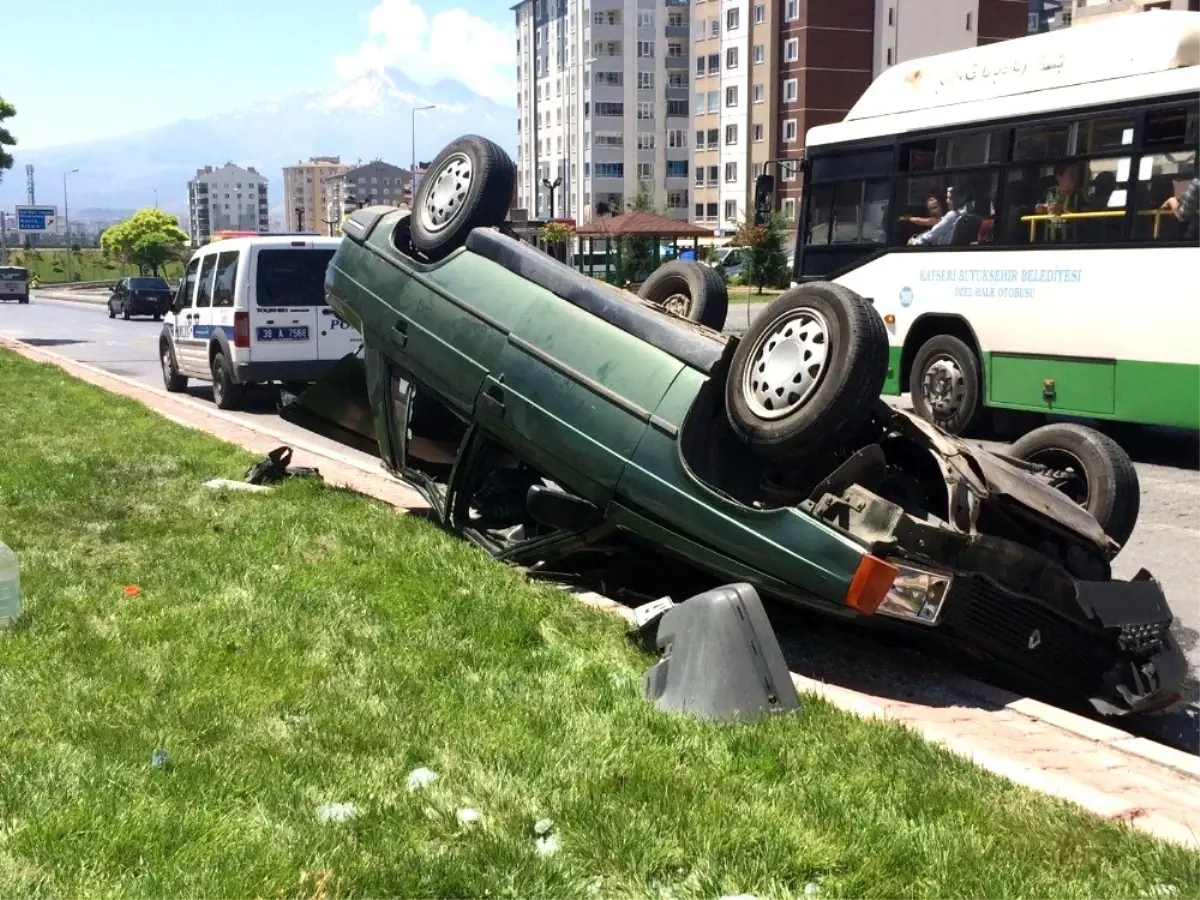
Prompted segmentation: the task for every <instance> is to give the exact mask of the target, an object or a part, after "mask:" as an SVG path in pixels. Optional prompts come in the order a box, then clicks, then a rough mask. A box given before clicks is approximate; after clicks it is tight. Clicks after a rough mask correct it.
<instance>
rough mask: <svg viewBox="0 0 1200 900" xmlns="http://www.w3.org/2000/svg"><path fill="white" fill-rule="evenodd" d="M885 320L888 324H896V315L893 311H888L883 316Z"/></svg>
mask: <svg viewBox="0 0 1200 900" xmlns="http://www.w3.org/2000/svg"><path fill="white" fill-rule="evenodd" d="M883 321H885V322H887V324H889V325H895V324H896V317H895V316H894V315H892V314H891V313H888V314H887V315H886V316H884V317H883Z"/></svg>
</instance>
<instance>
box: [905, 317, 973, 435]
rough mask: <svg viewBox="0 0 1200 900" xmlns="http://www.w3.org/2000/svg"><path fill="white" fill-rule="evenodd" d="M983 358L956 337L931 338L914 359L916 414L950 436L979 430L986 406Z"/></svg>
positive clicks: (911, 388)
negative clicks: (984, 400)
mask: <svg viewBox="0 0 1200 900" xmlns="http://www.w3.org/2000/svg"><path fill="white" fill-rule="evenodd" d="M979 373H980V369H979V357H978V356H976V355H975V351H974V350H972V349H971V348H970V347H968V346H967V344H966V343H965V342H964V341H963V340H961V339H960V338H957V337H955V336H954V335H952V334H939V335H936V336H934V337H931V338H930V339H929V340H927V341H926V342H925V343H924V344H922V345H921V349H920V350H918V351H917V357H916V359H914V360H913V366H912V372H911V373H910V374H909V378H908V390H909V393H910V394H911V395H912V405H913V412H915V413H916V414H917V415H918V416H920V417H921V418H922V419H924V420H925V421H927V422H932V423H933V424H934V425H936V426H938V428H941V429H942V430H943V431H946V432H948V433H950V434H967V433H969V432H970V431H972V430H973V429H974V428H976V427H977V426H978V425H979V423H980V420H981V419H982V417H983V414H984V412H985V410H986V407H985V406H984V404H983V379H982V378H981V377H980V374H979Z"/></svg>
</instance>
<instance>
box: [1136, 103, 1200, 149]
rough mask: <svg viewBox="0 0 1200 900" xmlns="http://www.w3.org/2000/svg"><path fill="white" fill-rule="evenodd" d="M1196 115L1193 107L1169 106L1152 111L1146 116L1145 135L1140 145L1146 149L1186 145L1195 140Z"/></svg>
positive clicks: (1199, 120) (1198, 119)
mask: <svg viewBox="0 0 1200 900" xmlns="http://www.w3.org/2000/svg"><path fill="white" fill-rule="evenodd" d="M1198 122H1200V116H1198V115H1197V112H1196V107H1195V106H1171V107H1168V108H1166V109H1153V110H1151V111H1150V112H1148V113H1147V114H1146V133H1145V135H1144V136H1143V137H1142V143H1143V144H1144V145H1145V146H1147V147H1162V146H1164V145H1170V144H1183V145H1186V144H1188V143H1189V142H1191V141H1194V140H1196V131H1197V123H1198Z"/></svg>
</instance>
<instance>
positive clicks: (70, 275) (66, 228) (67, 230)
mask: <svg viewBox="0 0 1200 900" xmlns="http://www.w3.org/2000/svg"><path fill="white" fill-rule="evenodd" d="M78 171H79V170H78V169H68V170H67V171H66V172H63V233H64V234H65V235H66V238H67V281H69V282H73V281H74V280H75V275H74V272H73V271H72V266H71V212H70V208H69V207H68V206H67V176H68V175H71V174H73V173H75V172H78Z"/></svg>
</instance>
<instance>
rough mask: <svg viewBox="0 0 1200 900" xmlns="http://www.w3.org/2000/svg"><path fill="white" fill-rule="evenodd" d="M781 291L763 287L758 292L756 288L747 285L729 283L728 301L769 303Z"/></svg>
mask: <svg viewBox="0 0 1200 900" xmlns="http://www.w3.org/2000/svg"><path fill="white" fill-rule="evenodd" d="M782 293H783V291H781V290H776V289H775V288H763V292H762V293H761V294H760V293H759V292H758V288H756V287H751V286H747V285H740V284H731V285H729V302H730V303H770V302H771V301H772V300H774V299H775V298H776V297H778V296H779V295H780V294H782Z"/></svg>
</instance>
